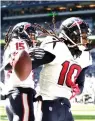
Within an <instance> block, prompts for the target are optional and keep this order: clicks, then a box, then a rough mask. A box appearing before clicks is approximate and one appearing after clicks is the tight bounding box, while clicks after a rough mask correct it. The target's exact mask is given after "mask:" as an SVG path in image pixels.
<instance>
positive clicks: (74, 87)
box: [70, 84, 80, 99]
mask: <svg viewBox="0 0 95 121" xmlns="http://www.w3.org/2000/svg"><path fill="white" fill-rule="evenodd" d="M71 89H72V91H71V92H72V96H71V97H70V99H72V98H74V97H75V96H76V95H78V94H80V89H79V86H78V84H73V85H72V86H71Z"/></svg>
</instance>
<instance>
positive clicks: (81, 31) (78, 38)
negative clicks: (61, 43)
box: [59, 17, 91, 47]
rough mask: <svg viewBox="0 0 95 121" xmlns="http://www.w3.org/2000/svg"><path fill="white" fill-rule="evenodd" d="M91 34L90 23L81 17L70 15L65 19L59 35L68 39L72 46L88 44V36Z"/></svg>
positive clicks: (69, 44)
mask: <svg viewBox="0 0 95 121" xmlns="http://www.w3.org/2000/svg"><path fill="white" fill-rule="evenodd" d="M90 34H91V30H90V28H89V26H88V24H87V23H86V22H85V21H84V20H82V19H81V18H79V17H70V18H68V19H66V20H64V21H63V22H62V24H61V26H60V32H59V37H60V38H63V39H65V40H67V41H65V42H67V45H68V46H70V47H74V46H76V45H77V46H78V45H84V46H86V44H87V43H89V42H88V41H87V37H88V35H90Z"/></svg>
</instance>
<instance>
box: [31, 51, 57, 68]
mask: <svg viewBox="0 0 95 121" xmlns="http://www.w3.org/2000/svg"><path fill="white" fill-rule="evenodd" d="M54 58H55V55H53V54H52V53H50V52H48V51H45V55H44V57H43V58H42V59H35V60H33V61H32V68H33V69H35V68H37V67H38V66H40V65H43V64H47V63H50V62H52V61H53V60H54Z"/></svg>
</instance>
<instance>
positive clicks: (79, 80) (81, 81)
mask: <svg viewBox="0 0 95 121" xmlns="http://www.w3.org/2000/svg"><path fill="white" fill-rule="evenodd" d="M88 68H89V66H88V67H86V68H84V69H83V70H82V71H81V72H80V74H79V76H78V78H77V80H76V84H78V86H79V88H80V94H81V93H82V91H83V88H84V82H85V73H86V71H87V69H88Z"/></svg>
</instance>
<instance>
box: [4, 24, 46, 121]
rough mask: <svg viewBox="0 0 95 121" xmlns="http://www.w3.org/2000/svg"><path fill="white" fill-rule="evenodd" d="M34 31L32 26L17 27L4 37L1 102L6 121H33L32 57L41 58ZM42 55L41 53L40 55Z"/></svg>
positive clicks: (19, 25) (18, 25)
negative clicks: (3, 79) (33, 40)
mask: <svg viewBox="0 0 95 121" xmlns="http://www.w3.org/2000/svg"><path fill="white" fill-rule="evenodd" d="M35 34H36V33H35V29H34V28H33V27H32V24H31V23H28V22H21V23H18V24H16V25H15V26H14V27H13V28H12V29H11V30H10V31H9V33H8V34H7V35H6V39H5V41H6V45H5V52H4V56H3V64H4V63H6V62H7V61H8V62H9V63H8V64H7V65H6V66H5V70H4V72H5V87H6V88H4V89H3V96H2V97H3V99H4V97H5V99H6V112H7V115H8V118H9V121H13V120H14V121H22V120H23V121H34V110H33V97H34V95H35V93H36V92H35V90H34V81H33V72H32V63H31V57H32V60H33V59H39V58H41V55H40V52H42V50H41V49H40V50H41V51H39V54H38V49H39V48H38V49H37V48H36V49H34V50H35V51H34V50H32V49H30V48H32V46H33V43H32V41H31V40H32V39H34V37H35ZM42 55H44V53H42Z"/></svg>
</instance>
